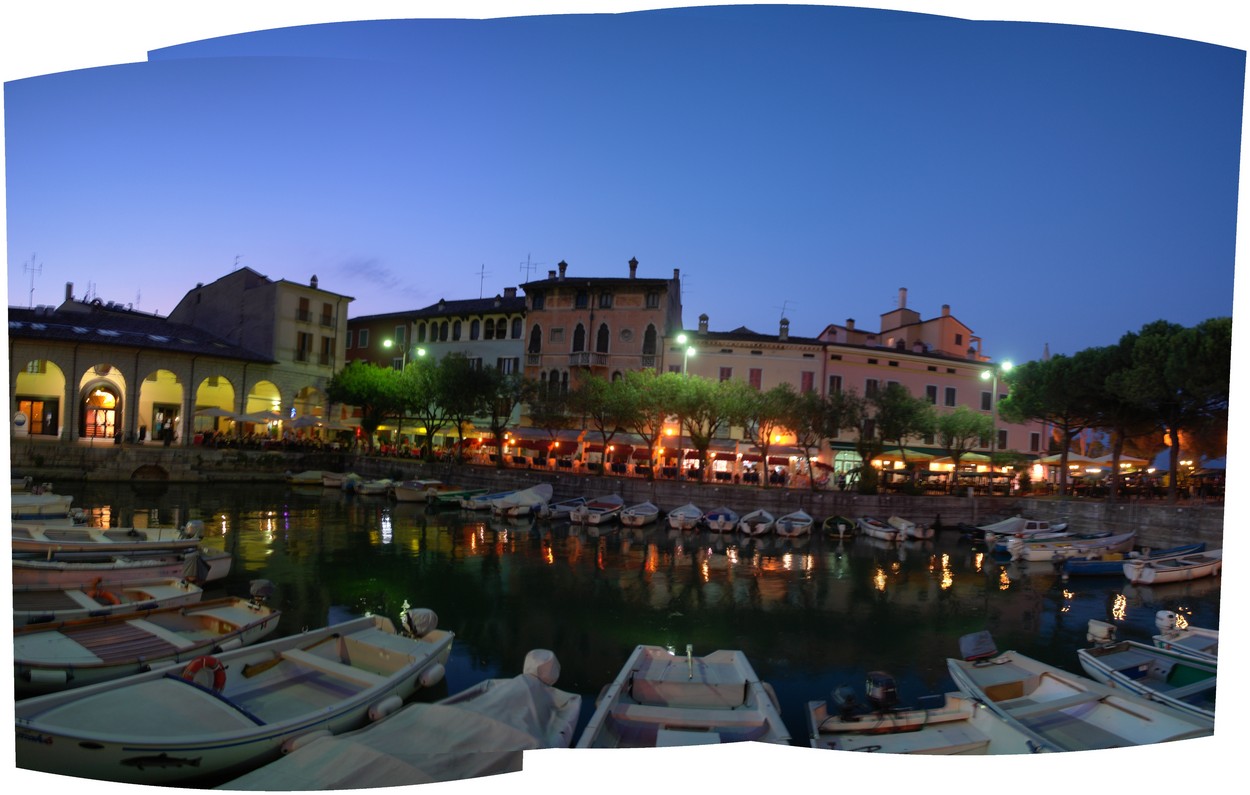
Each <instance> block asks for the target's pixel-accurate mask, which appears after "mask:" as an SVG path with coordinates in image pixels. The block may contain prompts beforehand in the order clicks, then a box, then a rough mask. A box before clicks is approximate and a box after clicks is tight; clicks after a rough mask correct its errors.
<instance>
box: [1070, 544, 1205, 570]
mask: <svg viewBox="0 0 1250 795" xmlns="http://www.w3.org/2000/svg"><path fill="white" fill-rule="evenodd" d="M1206 548H1207V545H1206V544H1205V543H1204V542H1198V543H1196V544H1182V545H1181V546H1177V547H1168V548H1167V549H1158V550H1143V551H1141V552H1136V551H1132V550H1130V551H1128V552H1101V553H1099V554H1097V555H1093V556H1090V557H1084V558H1067V559H1065V560H1064V561H1063V573H1064V575H1065V576H1069V577H1072V576H1085V577H1093V576H1098V575H1111V574H1114V575H1116V576H1123V574H1124V563H1125V562H1126V561H1130V560H1160V559H1162V558H1171V557H1176V556H1177V555H1188V554H1191V553H1194V552H1201V551H1203V550H1204V549H1206Z"/></svg>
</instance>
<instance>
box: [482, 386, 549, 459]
mask: <svg viewBox="0 0 1250 795" xmlns="http://www.w3.org/2000/svg"><path fill="white" fill-rule="evenodd" d="M536 387H537V385H536V384H534V383H533V382H530V381H526V380H525V379H524V378H523V377H522V376H521V375H520V374H517V373H503V372H500V371H499V370H498V369H496V368H494V367H486V368H484V369H483V370H482V388H483V390H484V391H483V395H482V397H483V401H482V403H483V405H484V406H485V410H486V416H487V417H488V418H489V427H490V435H491V439H492V440H493V442H494V444H495V449H496V450H498V451H499V455H498V456H496V459H495V466H496V467H498V468H499V469H502V468H503V467H504V460H503V440H504V433H505V432H506V431H507V430H508V423H509V422H510V421H511V419H512V413H513V411H514V410H515V409H516V407H517V406H519V405H520V404H521V401H522V400H524V399H525V397H526V395H528V394H529V393H530V392H532V391H533V390H534V389H536Z"/></svg>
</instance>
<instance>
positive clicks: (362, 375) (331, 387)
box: [326, 362, 401, 452]
mask: <svg viewBox="0 0 1250 795" xmlns="http://www.w3.org/2000/svg"><path fill="white" fill-rule="evenodd" d="M326 397H327V398H328V399H329V400H331V401H333V402H335V403H345V404H347V405H349V406H355V407H356V408H358V409H360V430H361V432H362V433H363V435H364V439H365V448H366V449H367V450H368V451H369V452H373V439H374V434H376V433H377V431H378V426H380V425H381V424H382V423H383V422H384V421H385V420H386V418H387V417H389V416H394V415H396V414H398V413H399V411H400V410H401V408H400V407H401V400H400V386H399V373H398V372H397V371H395V370H393V369H391V368H390V367H378V366H376V365H373V364H368V363H366V362H351V363H350V364H348V365H347V366H346V367H344V368H343V369H342V370H339V371H338V372H337V373H335V374H334V375H333V376H332V377H331V378H330V381H329V382H328V383H327V384H326Z"/></svg>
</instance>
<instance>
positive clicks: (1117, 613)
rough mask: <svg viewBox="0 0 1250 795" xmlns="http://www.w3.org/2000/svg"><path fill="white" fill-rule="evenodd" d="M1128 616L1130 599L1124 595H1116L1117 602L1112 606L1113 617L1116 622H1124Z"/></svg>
mask: <svg viewBox="0 0 1250 795" xmlns="http://www.w3.org/2000/svg"><path fill="white" fill-rule="evenodd" d="M1127 615H1128V597H1126V596H1125V595H1124V594H1122V593H1118V594H1116V595H1115V601H1114V603H1113V604H1112V605H1111V617H1112V618H1114V619H1115V620H1116V621H1123V620H1124V617H1125V616H1127Z"/></svg>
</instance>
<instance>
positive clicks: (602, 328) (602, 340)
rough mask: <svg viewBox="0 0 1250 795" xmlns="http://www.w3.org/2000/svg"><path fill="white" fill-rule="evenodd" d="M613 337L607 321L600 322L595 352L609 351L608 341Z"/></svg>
mask: <svg viewBox="0 0 1250 795" xmlns="http://www.w3.org/2000/svg"><path fill="white" fill-rule="evenodd" d="M611 339H612V332H610V331H608V324H607V323H600V324H599V333H598V335H596V337H595V353H607V352H608V342H609V341H611Z"/></svg>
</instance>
